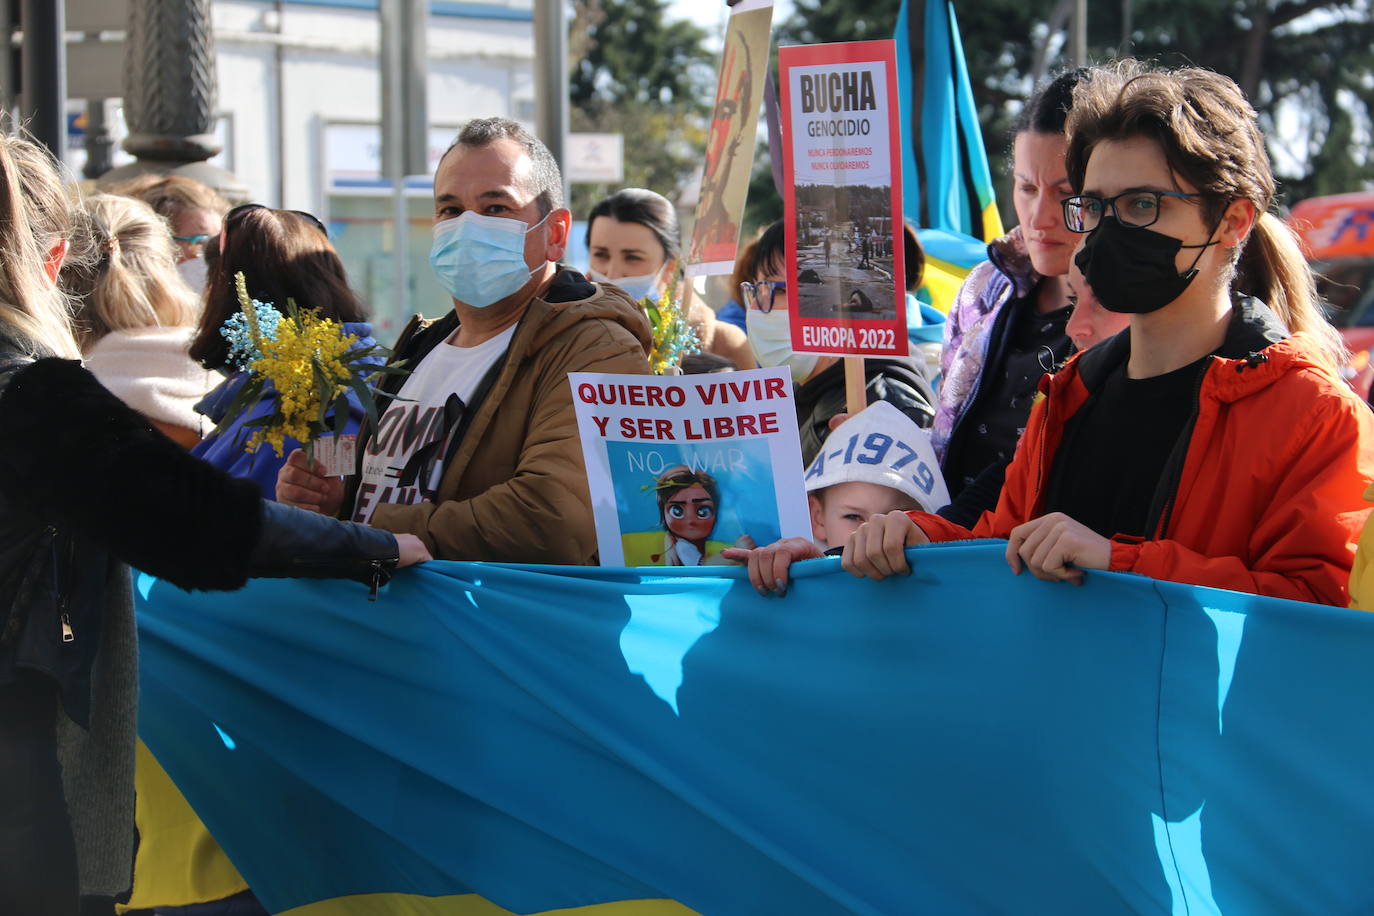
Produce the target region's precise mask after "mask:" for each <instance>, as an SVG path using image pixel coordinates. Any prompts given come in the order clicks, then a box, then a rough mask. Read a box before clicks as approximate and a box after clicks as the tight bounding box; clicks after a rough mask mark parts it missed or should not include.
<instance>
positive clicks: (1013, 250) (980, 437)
mask: <svg viewBox="0 0 1374 916" xmlns="http://www.w3.org/2000/svg"><path fill="white" fill-rule="evenodd" d="M1087 75H1088V71H1087V70H1081V69H1080V70H1071V71H1068V72H1066V73H1063V74H1061V75H1060V76H1058V77H1056V78H1055V79H1054V80H1052V81H1050V82H1049V83H1048V84H1046V85H1045V86H1043V87H1041V88H1040V90H1039V91H1037V92H1036V93H1035V94H1034V95H1033V96H1032V97H1031V98H1030V100H1029V101H1027V102H1026V106H1025V108H1023V109H1022V110H1021V114H1020V116H1019V117H1018V118H1017V121H1016V124H1015V126H1014V127H1013V129H1012V152H1011V168H1012V174H1013V178H1014V181H1015V186H1014V192H1013V194H1012V202H1013V204H1014V205H1015V208H1016V218H1017V222H1018V224H1019V225H1018V226H1017V227H1016V228H1015V229H1013V230H1012V231H1011V232H1010V233H1009V234H1007V235H1006V236H1004V237H1003V238H1000V239H997V240H996V241H994V242H993V243H992V244H990V245H989V246H988V260H987V261H985V262H983V263H982V264H980V265H978V266H977V267H975V268H974V269H973V271H972V272H971V273H970V274H969V276H968V278H967V279H966V280H965V281H964V283H963V285H962V286H961V287H960V289H959V294H958V296H957V298H956V300H955V303H954V305H953V306H952V307H951V308H950V311H949V319H948V321H947V323H946V325H945V340H944V350H943V351H942V353H941V357H940V378H941V381H940V400H939V404H938V406H937V409H936V413H935V423H934V426H933V427H932V429H933V430H934V439H935V451H936V454H938V455H939V456H940V463H941V467H943V468H944V472H945V479H946V480H947V481H948V482H949V489H950V495H951V496H953V497H954V498H955V500H958V499H959V495H960V493H961V492H962V491H963V490H964V488H965V487H967V486H969V485H970V484H972V483H973V482H974V481H976V480H977V479H978V477H979V475H980V474H982V472H983V471H984V470H985V469H987V468H988V467H989V466H991V465H994V464H1001V465H1005V464H1006V463H1007V462H1009V461H1011V457H1012V454H1013V453H1014V452H1015V451H1016V442H1017V438H1018V436H1019V435H1020V432H1021V430H1022V429H1024V428H1025V425H1026V417H1027V416H1028V415H1029V413H1030V407H1031V400H1032V399H1033V398H1034V396H1035V385H1036V382H1038V381H1039V380H1040V377H1041V376H1042V375H1044V374H1045V373H1046V372H1049V371H1052V369H1053V367H1054V366H1056V365H1059V364H1060V363H1062V362H1063V361H1064V360H1065V359H1067V358H1068V356H1069V353H1070V352H1071V346H1070V343H1069V338H1068V337H1067V335H1066V334H1065V333H1064V326H1065V324H1066V323H1067V322H1068V320H1069V312H1070V309H1069V296H1068V290H1067V288H1066V287H1065V285H1064V275H1065V274H1066V273H1068V270H1069V258H1070V257H1071V256H1072V254H1073V249H1074V246H1075V245H1076V244H1077V242H1078V239H1077V237H1076V236H1075V235H1074V233H1072V232H1069V231H1068V229H1067V228H1065V226H1064V219H1063V214H1062V213H1061V212H1060V206H1059V204H1060V201H1061V200H1063V199H1064V198H1065V197H1067V196H1069V194H1070V193H1071V189H1070V187H1069V183H1068V175H1067V173H1066V172H1065V168H1064V151H1065V149H1066V145H1067V141H1066V140H1065V138H1064V121H1065V119H1066V118H1067V117H1068V113H1069V109H1070V108H1071V106H1072V99H1073V90H1074V87H1075V86H1076V85H1078V84H1079V82H1081V81H1082V80H1084V79H1085V78H1086V77H1087ZM996 498H997V494H996V491H995V490H994V491H993V492H992V493H991V494H990V498H986V499H980V502H979V504H978V506H977V507H976V512H981V511H982V510H984V509H990V508H992V507H993V505H995V504H996ZM976 512H975V516H974V517H976Z"/></svg>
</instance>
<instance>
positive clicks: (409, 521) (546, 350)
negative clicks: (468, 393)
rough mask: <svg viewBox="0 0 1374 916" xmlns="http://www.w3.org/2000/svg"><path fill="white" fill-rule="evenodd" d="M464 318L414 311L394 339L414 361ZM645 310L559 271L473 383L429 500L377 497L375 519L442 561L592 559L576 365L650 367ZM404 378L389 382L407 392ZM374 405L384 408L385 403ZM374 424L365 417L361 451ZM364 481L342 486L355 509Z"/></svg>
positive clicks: (630, 370) (618, 369) (347, 505)
mask: <svg viewBox="0 0 1374 916" xmlns="http://www.w3.org/2000/svg"><path fill="white" fill-rule="evenodd" d="M457 327H458V318H457V316H456V315H455V314H453V313H449V314H448V315H447V316H445V317H443V318H440V319H438V320H433V321H427V320H424V319H421V318H420V317H419V316H416V317H415V318H414V319H412V320H411V322H410V324H409V325H408V326H407V327H406V329H405V330H404V331H402V332H401V336H400V339H399V340H398V341H397V342H396V348H395V357H394V358H395V359H397V360H405V361H406V364H407V365H408V366H410V367H411V368H414V367H415V366H418V365H419V364H420V360H422V359H424V357H425V356H426V355H427V354H428V353H429V352H430V351H431V350H432V349H434V347H436V346H439V345H440V344H442V343H443V342H444V341H445V340H447V339H448V338H449V337H450V336H451V335H452V334H453V332H454V330H456V329H457ZM651 345H652V337H651V334H650V330H649V322H648V319H647V318H645V317H644V313H643V311H641V310H640V309H639V307H638V306H636V305H635V304H634V303H633V302H632V301H631V300H630V298H629V296H627V295H626V294H625V293H622V292H621V291H620V290H619V289H617V288H615V287H613V286H599V285H596V284H593V283H590V282H588V281H587V280H585V279H584V278H583V277H582V276H581V275H580V274H578V273H577V272H576V271H573V270H568V269H566V268H564V269H562V270H560V271H559V273H558V274H557V276H555V278H554V281H553V283H552V285H551V286H550V287H549V289H548V290H547V291H546V292H545V295H544V298H536V299H534V300H533V301H532V302H531V303H530V305H529V308H528V309H527V310H526V312H525V314H524V317H522V318H521V319H520V324H519V326H518V327H517V328H516V331H515V336H514V337H513V338H511V343H510V349H509V350H508V351H507V352H506V355H505V357H504V358H503V359H502V360H500V361H499V362H497V364H496V365H495V366H494V367H493V368H492V370H491V372H490V373H488V375H487V377H486V378H485V379H483V381H482V383H481V384H480V385H479V386H478V390H477V392H476V393H475V394H474V396H473V398H472V403H471V404H470V405H468V411H467V414H466V416H465V417H464V419H463V421H461V422H460V424H459V425H458V428H457V432H456V433H455V434H454V437H453V440H452V441H451V442H450V446H449V448H450V452H449V454H448V456H447V458H446V461H445V465H444V472H443V477H442V479H441V482H440V484H439V491H438V493H437V495H436V496H435V499H434V501H433V502H430V501H425V502H420V503H417V504H415V505H411V506H402V505H389V504H382V505H379V506H377V508H376V510H375V511H374V513H373V515H372V524H373V525H374V526H376V527H378V528H384V529H386V530H388V531H391V532H395V533H409V534H414V535H416V536H418V537H419V538H420V539H421V540H423V541H424V542H425V546H426V547H428V548H429V551H430V553H432V554H433V555H434V557H435V558H436V559H441V560H488V561H496V562H506V563H557V564H566V565H587V564H593V563H595V562H596V529H595V526H594V525H593V523H592V507H591V498H590V496H589V494H588V491H587V478H586V472H585V471H584V469H583V465H582V447H581V445H580V444H579V441H578V436H577V420H576V418H575V417H574V414H573V404H572V390H571V388H570V387H569V385H568V373H569V372H614V373H624V374H641V375H642V374H647V373H648V372H649V363H648V359H647V354H648V352H649V349H650V347H651ZM401 384H402V382H401V381H400V380H395V381H391V383H390V384H388V385H386V386H384V387H385V388H386V389H388V390H390V391H393V392H394V391H397V390H399V389H400V386H401ZM378 408H379V412H380V411H384V410H385V409H386V405H385V402H383V403H379V404H378ZM371 432H372V429H371V424H370V423H367V422H364V424H363V429H362V430H360V432H359V436H358V455H359V456H360V457H361V456H362V455H363V454H364V452H365V447H364V446H365V443H366V441H367V439H368V437H369V436H370V434H371ZM357 480H358V478H357V477H356V476H355V477H354V478H353V482H352V485H351V486H350V487H349V490H348V492H347V493H346V494H345V499H344V505H343V511H342V513H341V515H342V517H343V518H349V517H350V516H351V514H352V511H353V503H354V498H355V495H356V487H357Z"/></svg>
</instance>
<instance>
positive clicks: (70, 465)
mask: <svg viewBox="0 0 1374 916" xmlns="http://www.w3.org/2000/svg"><path fill="white" fill-rule="evenodd" d="M0 491H2V492H3V495H4V496H5V498H6V500H7V501H8V502H9V503H10V504H11V505H13V506H15V507H16V508H17V509H19V510H20V511H22V512H24V513H25V514H26V515H30V516H33V517H35V518H36V519H39V520H41V521H42V522H43V523H44V524H52V525H57V526H59V527H62V528H67V529H69V530H73V531H75V532H77V533H79V534H81V535H82V536H83V537H86V538H89V539H91V540H93V541H95V542H96V543H98V544H100V545H102V546H104V547H105V548H106V549H108V550H109V551H110V553H111V554H113V555H114V556H115V557H117V558H118V559H120V560H122V561H124V562H126V563H128V564H130V565H131V566H134V567H136V568H138V569H141V570H143V571H144V572H147V573H150V574H152V575H155V576H158V577H159V578H163V579H166V580H167V581H169V582H171V583H173V584H174V585H177V586H180V587H181V588H186V589H223V590H233V589H236V588H240V587H242V586H243V584H244V583H245V582H246V581H247V580H248V577H249V576H250V575H269V574H271V575H339V576H348V577H350V578H357V579H360V580H362V581H366V582H378V583H379V582H380V581H385V578H384V576H378V575H377V567H376V566H375V565H374V564H375V563H378V562H381V563H382V565H383V567H385V566H386V563H385V560H386V559H387V558H394V557H395V556H396V542H395V538H394V537H392V536H391V535H390V534H386V533H384V532H376V533H373V532H370V531H359V530H355V529H356V528H357V527H358V526H348V528H347V529H344V528H343V527H342V523H338V522H333V520H330V519H322V518H321V517H319V516H316V515H313V514H311V513H300V514H302V515H306V516H308V517H307V518H304V519H302V518H298V517H297V515H296V514H294V513H293V512H290V511H288V507H285V506H280V507H279V506H276V505H275V504H272V503H266V502H264V501H263V499H262V497H261V494H260V491H259V490H258V487H257V485H256V484H255V483H253V482H252V481H248V480H238V479H236V478H233V477H231V476H229V475H228V474H225V473H224V472H223V471H220V470H219V469H217V468H214V467H212V466H210V465H209V464H206V463H205V462H203V461H201V460H199V459H197V458H193V457H191V455H190V454H189V453H187V452H186V451H185V450H184V449H182V448H181V447H180V446H178V445H176V444H175V443H174V442H172V441H171V440H170V439H168V438H167V437H166V436H164V435H162V434H161V433H159V432H158V431H157V430H155V429H153V428H152V427H151V426H150V425H149V424H148V422H147V420H145V419H144V418H143V417H142V416H140V415H139V414H138V413H136V412H135V411H133V410H131V409H130V408H129V407H127V406H126V405H125V404H124V403H123V402H122V401H120V400H119V399H118V398H117V397H115V396H114V395H113V394H111V393H110V392H109V391H107V390H106V389H105V388H104V387H103V386H102V385H101V384H100V383H99V382H98V381H97V380H96V378H95V376H93V375H91V374H90V373H89V372H88V371H86V370H85V369H84V368H82V366H81V365H80V364H79V363H77V362H75V361H71V360H61V359H40V360H37V361H36V362H34V363H31V364H30V365H28V366H26V367H25V368H23V369H21V370H19V371H18V372H15V373H14V375H13V376H12V377H11V378H10V381H9V384H8V386H7V387H6V388H5V390H4V393H3V394H2V395H0ZM318 522H328V523H330V525H339V526H341V527H339V528H334V527H329V526H324V525H321V524H318ZM312 523H315V524H312ZM293 526H299V527H300V531H299V532H293V531H289V530H286V529H289V528H292V527H293ZM328 549H336V550H338V551H339V554H338V555H336V557H335V558H334V560H333V565H327V564H326V562H325V559H324V557H323V552H324V551H325V550H328ZM292 550H299V551H302V558H301V559H300V562H293V561H292V559H291V558H289V557H288V552H289V551H292ZM393 565H394V564H393ZM288 570H289V571H288Z"/></svg>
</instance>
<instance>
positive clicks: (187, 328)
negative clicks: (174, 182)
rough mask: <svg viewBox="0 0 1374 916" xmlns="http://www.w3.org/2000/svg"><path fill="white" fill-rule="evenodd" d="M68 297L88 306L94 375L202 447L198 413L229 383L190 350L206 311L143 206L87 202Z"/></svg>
mask: <svg viewBox="0 0 1374 916" xmlns="http://www.w3.org/2000/svg"><path fill="white" fill-rule="evenodd" d="M83 210H84V219H82V220H81V221H80V228H79V229H78V236H84V237H79V238H78V239H77V240H76V243H77V245H78V246H79V247H80V248H82V249H84V250H86V251H87V252H88V255H87V257H86V258H85V259H84V260H83V262H81V263H75V264H68V265H67V266H64V267H63V269H62V273H61V284H62V287H63V289H64V290H65V291H66V292H67V293H68V294H70V295H71V296H72V297H73V298H74V299H76V300H77V301H78V302H79V303H80V307H79V311H78V313H77V331H78V335H79V339H80V342H81V349H82V352H83V353H84V355H85V359H86V368H88V369H90V370H91V372H92V373H94V374H95V377H96V378H98V379H100V383H101V384H102V385H104V386H105V387H106V388H108V389H110V390H111V391H113V392H114V393H115V394H116V395H118V396H119V399H120V400H122V401H123V402H124V403H126V404H128V405H129V406H130V407H132V408H134V409H135V410H137V411H138V412H139V413H141V414H143V416H144V417H146V418H147V419H148V422H150V423H152V424H153V426H155V427H156V428H157V429H159V430H160V431H162V432H163V433H164V434H165V435H166V436H167V437H168V438H170V439H171V440H172V441H173V442H176V443H177V444H178V445H180V446H182V447H183V448H191V447H193V446H194V445H196V443H198V442H200V440H201V438H202V433H203V432H204V430H203V427H204V424H205V419H204V417H202V416H201V415H200V414H198V413H197V412H196V410H195V405H196V404H197V403H198V402H199V401H200V399H201V398H203V397H205V395H206V393H207V392H209V391H210V390H211V389H212V388H214V387H215V386H216V385H217V384H219V382H220V381H222V379H221V378H220V377H219V376H217V375H215V374H214V373H211V372H207V371H206V370H205V369H204V367H202V366H201V365H200V364H199V363H197V362H196V361H195V360H193V359H191V357H190V355H189V354H188V352H187V349H188V347H189V346H190V344H191V339H192V337H193V336H194V334H195V324H196V320H197V318H199V313H200V307H199V306H200V304H199V301H198V298H197V296H196V294H195V293H194V292H193V291H192V290H191V288H190V287H189V286H187V285H186V281H185V280H183V279H182V278H181V275H180V274H179V273H178V272H177V269H176V248H175V245H174V243H173V242H172V233H171V230H170V229H168V227H167V223H166V222H165V221H164V220H163V219H162V218H161V217H160V216H158V215H157V214H156V213H154V212H153V209H152V207H150V206H148V205H147V204H145V203H144V202H142V201H141V200H135V199H133V198H131V197H119V196H116V195H112V194H97V195H94V196H92V197H89V198H87V199H86V201H85V204H84V205H83Z"/></svg>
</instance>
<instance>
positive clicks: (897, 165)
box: [778, 38, 910, 357]
mask: <svg viewBox="0 0 1374 916" xmlns="http://www.w3.org/2000/svg"><path fill="white" fill-rule="evenodd" d="M874 62H881V63H882V64H883V65H884V69H885V71H886V73H887V88H888V91H887V114H888V157H889V160H890V161H891V169H890V174H891V176H892V186H891V193H892V217H893V219H892V229H893V232H892V275H893V293H894V298H895V299H896V307H897V315H896V317H895V318H894V319H893V320H892V321H870V320H865V319H859V320H857V321H856V320H855V319H845V318H803V317H802V315H801V313H800V312H799V311H798V306H799V304H800V296H799V292H800V291H799V290H798V288H797V273H798V269H797V200H796V193H795V188H796V175H795V164H794V157H793V155H792V152H793V150H792V81H791V79H789V77H790V75H791V74H790V71H791V70H792V69H793V68H794V67H814V66H821V65H829V64H863V63H874ZM778 83H779V86H778V92H779V94H780V96H781V99H780V101H781V106H780V107H781V113H782V117H781V118H780V120H781V121H782V124H781V127H782V145H783V157H782V159H783V163H782V168H783V188H784V189H785V191H786V193H785V194H784V196H783V232H784V237H785V239H786V245H787V251H786V254H787V307H788V309H789V310H790V314H789V315H788V321H789V323H790V326H791V329H792V350H793V351H794V352H797V353H821V354H828V355H832V356H897V357H904V356H907V355H908V354H909V353H910V342H909V341H908V339H907V331H906V273H905V262H906V245H905V242H904V240H903V232H904V231H905V230H904V229H903V222H904V220H903V215H902V139H901V121H902V119H901V106H900V105H899V104H898V103H899V99H898V92H897V43H896V41H894V40H893V39H890V38H889V39H878V40H875V41H846V42H837V43H834V44H820V45H789V46H786V47H780V48H778ZM804 326H811V327H818V328H843V327H849V328H871V329H874V330H878V329H881V330H893V331H894V332H895V333H894V335H893V337H894V341H895V342H896V346H895V347H893V348H892V349H878V348H876V347H858V346H856V347H854V348H847V349H838V350H837V349H832V348H826V347H807V346H804V345H803V344H802V328H803V327H804Z"/></svg>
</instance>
